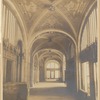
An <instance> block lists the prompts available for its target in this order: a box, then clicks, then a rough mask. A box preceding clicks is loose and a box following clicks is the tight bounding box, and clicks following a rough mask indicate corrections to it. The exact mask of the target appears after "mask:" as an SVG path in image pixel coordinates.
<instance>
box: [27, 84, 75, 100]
mask: <svg viewBox="0 0 100 100" xmlns="http://www.w3.org/2000/svg"><path fill="white" fill-rule="evenodd" d="M28 100H76V99H75V94H74V93H73V90H69V89H68V88H67V85H66V84H64V83H39V84H37V85H36V86H35V88H31V89H30V96H29V98H28Z"/></svg>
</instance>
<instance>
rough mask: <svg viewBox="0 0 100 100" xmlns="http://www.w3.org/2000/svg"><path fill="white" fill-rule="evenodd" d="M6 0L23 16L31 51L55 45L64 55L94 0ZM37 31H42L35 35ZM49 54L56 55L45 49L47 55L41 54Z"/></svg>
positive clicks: (76, 36)
mask: <svg viewBox="0 0 100 100" xmlns="http://www.w3.org/2000/svg"><path fill="white" fill-rule="evenodd" d="M4 1H7V0H4ZM10 1H11V2H12V3H13V4H14V6H15V7H16V9H17V11H18V12H19V14H20V17H21V19H22V20H23V23H24V25H25V27H26V30H27V32H26V33H25V34H27V39H28V42H29V45H30V41H32V46H31V54H35V53H36V52H38V51H40V50H42V49H44V50H45V49H55V50H59V51H60V52H62V53H63V54H65V55H67V51H68V48H69V46H70V44H72V43H73V41H72V39H73V40H75V41H76V40H77V39H78V35H79V31H80V27H81V24H82V21H83V19H84V17H85V15H86V13H87V11H88V10H89V9H90V8H91V5H92V4H93V3H94V2H95V1H96V0H10ZM51 30H52V31H51ZM55 30H56V31H55ZM43 31H44V32H43ZM45 31H46V32H45ZM39 32H42V33H43V34H41V35H40V34H39V35H37V34H38V33H39ZM62 32H65V33H67V35H64V34H62ZM36 35H37V36H36ZM35 36H36V37H35ZM70 37H72V38H70ZM45 52H46V51H45ZM49 55H55V56H57V55H56V54H54V53H51V54H50V53H49V54H47V56H45V55H44V58H47V57H48V56H49ZM56 58H57V57H56ZM56 58H55V59H56Z"/></svg>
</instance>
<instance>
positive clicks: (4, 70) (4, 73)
mask: <svg viewBox="0 0 100 100" xmlns="http://www.w3.org/2000/svg"><path fill="white" fill-rule="evenodd" d="M6 67H7V59H6V58H3V81H4V82H6Z"/></svg>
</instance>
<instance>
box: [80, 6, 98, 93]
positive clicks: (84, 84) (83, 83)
mask: <svg viewBox="0 0 100 100" xmlns="http://www.w3.org/2000/svg"><path fill="white" fill-rule="evenodd" d="M96 39H97V13H96V8H94V10H93V11H92V12H91V14H90V16H89V17H88V19H87V22H86V24H85V27H84V30H83V33H82V38H81V52H80V61H81V66H80V76H79V77H80V89H81V90H83V91H85V92H87V93H88V95H90V84H91V83H90V76H91V75H90V69H91V67H92V66H93V64H94V63H95V62H96V60H95V59H96V55H97V54H96V53H97V51H96V46H95V45H96V43H97V42H96ZM96 91H97V90H96Z"/></svg>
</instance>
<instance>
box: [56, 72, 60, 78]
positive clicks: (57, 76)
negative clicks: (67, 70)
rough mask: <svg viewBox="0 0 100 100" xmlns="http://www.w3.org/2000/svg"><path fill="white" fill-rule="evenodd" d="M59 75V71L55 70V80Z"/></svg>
mask: <svg viewBox="0 0 100 100" xmlns="http://www.w3.org/2000/svg"><path fill="white" fill-rule="evenodd" d="M59 74H60V73H59V71H58V70H57V71H55V78H59V76H60V75H59Z"/></svg>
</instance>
